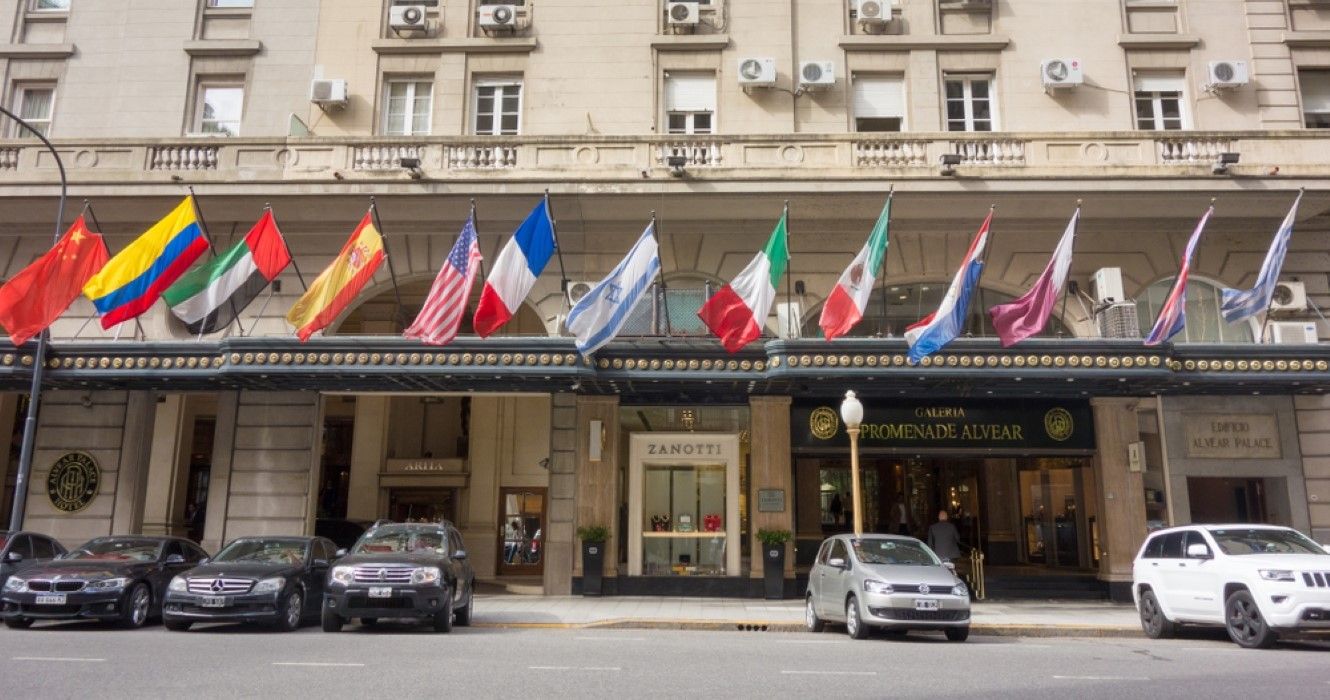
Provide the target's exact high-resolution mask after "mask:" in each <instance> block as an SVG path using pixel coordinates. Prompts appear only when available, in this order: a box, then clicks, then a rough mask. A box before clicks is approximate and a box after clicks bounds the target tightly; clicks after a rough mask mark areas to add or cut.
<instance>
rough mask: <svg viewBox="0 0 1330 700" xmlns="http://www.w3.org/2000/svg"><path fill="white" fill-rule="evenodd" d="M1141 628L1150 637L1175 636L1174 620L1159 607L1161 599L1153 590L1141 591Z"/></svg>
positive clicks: (1163, 637)
mask: <svg viewBox="0 0 1330 700" xmlns="http://www.w3.org/2000/svg"><path fill="white" fill-rule="evenodd" d="M1141 628H1142V629H1144V630H1145V636H1147V637H1149V638H1150V639H1167V638H1169V637H1172V636H1173V632H1174V631H1175V627H1174V625H1173V621H1172V620H1170V619H1168V617H1167V616H1165V615H1164V609H1163V608H1161V607H1159V599H1158V598H1156V597H1155V592H1154V591H1151V590H1145V591H1141Z"/></svg>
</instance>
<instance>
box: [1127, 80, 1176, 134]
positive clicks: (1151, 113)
mask: <svg viewBox="0 0 1330 700" xmlns="http://www.w3.org/2000/svg"><path fill="white" fill-rule="evenodd" d="M1183 82H1184V81H1183V77H1182V74H1181V73H1141V74H1138V75H1137V76H1136V92H1135V97H1136V128H1137V129H1144V130H1146V131H1165V130H1176V129H1184V128H1186V126H1187V125H1186V116H1185V114H1184V113H1183V107H1182V88H1183Z"/></svg>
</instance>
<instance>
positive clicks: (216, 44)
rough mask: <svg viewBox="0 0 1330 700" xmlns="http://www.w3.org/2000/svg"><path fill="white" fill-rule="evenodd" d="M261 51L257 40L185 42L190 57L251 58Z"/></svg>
mask: <svg viewBox="0 0 1330 700" xmlns="http://www.w3.org/2000/svg"><path fill="white" fill-rule="evenodd" d="M262 50H263V42H261V41H259V40H258V39H195V40H192V41H186V42H185V53H187V54H189V55H190V56H195V57H198V56H222V57H226V56H234V57H243V56H253V55H255V54H257V53H259V52H260V51H262Z"/></svg>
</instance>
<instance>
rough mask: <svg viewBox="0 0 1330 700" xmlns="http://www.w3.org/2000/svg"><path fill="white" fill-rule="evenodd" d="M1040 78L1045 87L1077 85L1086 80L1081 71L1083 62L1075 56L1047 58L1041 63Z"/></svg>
mask: <svg viewBox="0 0 1330 700" xmlns="http://www.w3.org/2000/svg"><path fill="white" fill-rule="evenodd" d="M1039 79H1040V80H1041V81H1043V83H1044V88H1045V89H1048V88H1069V87H1076V86H1077V85H1080V84H1081V83H1083V82H1085V74H1084V73H1082V72H1081V62H1080V60H1079V59H1075V58H1045V59H1044V61H1043V63H1040V64H1039Z"/></svg>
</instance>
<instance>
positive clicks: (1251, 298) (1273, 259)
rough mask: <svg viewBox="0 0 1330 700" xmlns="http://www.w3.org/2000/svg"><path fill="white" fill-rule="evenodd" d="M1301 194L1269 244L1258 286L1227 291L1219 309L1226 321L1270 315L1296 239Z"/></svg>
mask: <svg viewBox="0 0 1330 700" xmlns="http://www.w3.org/2000/svg"><path fill="white" fill-rule="evenodd" d="M1301 201H1302V193H1301V192H1299V193H1298V198H1297V199H1295V200H1293V208H1292V209H1289V210H1288V216H1285V217H1284V223H1282V224H1280V225H1279V230H1278V231H1276V232H1275V239H1274V241H1272V242H1271V243H1270V250H1269V252H1267V253H1266V254H1265V262H1264V263H1262V264H1261V273H1260V274H1259V275H1258V276H1257V277H1256V286H1254V287H1252V288H1251V289H1244V290H1241V291H1239V290H1237V289H1225V290H1224V292H1223V295H1224V302H1223V304H1222V305H1221V306H1220V307H1219V311H1220V313H1222V314H1223V315H1224V320H1225V321H1228V322H1229V323H1237V322H1238V321H1241V320H1242V319H1244V318H1250V317H1252V316H1255V315H1256V314H1259V313H1263V312H1266V311H1269V309H1270V296H1271V295H1273V294H1274V293H1275V283H1277V282H1279V271H1280V270H1281V269H1282V268H1283V267H1284V256H1285V255H1287V254H1288V240H1289V239H1290V238H1292V237H1293V220H1294V219H1296V218H1297V216H1298V203H1299V202H1301Z"/></svg>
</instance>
